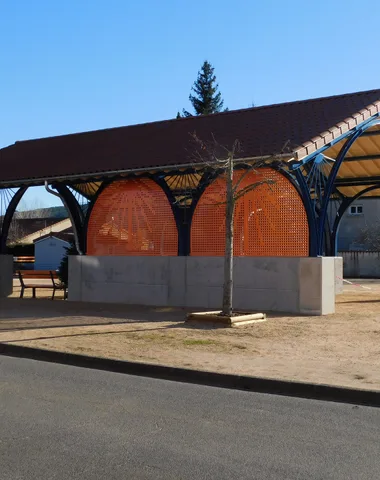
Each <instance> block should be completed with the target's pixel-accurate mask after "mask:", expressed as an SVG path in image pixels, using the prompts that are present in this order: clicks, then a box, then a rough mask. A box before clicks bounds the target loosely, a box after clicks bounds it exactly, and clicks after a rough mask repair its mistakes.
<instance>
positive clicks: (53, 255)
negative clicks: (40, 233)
mask: <svg viewBox="0 0 380 480" xmlns="http://www.w3.org/2000/svg"><path fill="white" fill-rule="evenodd" d="M69 246H70V244H69V243H68V242H66V241H65V240H61V239H60V238H57V237H55V236H54V235H48V236H46V237H43V238H40V239H38V240H36V241H35V242H34V256H35V261H34V269H35V270H57V268H58V267H59V264H60V263H61V260H62V257H63V256H64V255H65V253H66V250H65V247H69Z"/></svg>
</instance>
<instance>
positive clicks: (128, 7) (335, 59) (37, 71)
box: [0, 0, 380, 203]
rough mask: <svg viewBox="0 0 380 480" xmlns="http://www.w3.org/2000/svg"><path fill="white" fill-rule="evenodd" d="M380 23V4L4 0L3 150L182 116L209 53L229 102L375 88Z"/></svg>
mask: <svg viewBox="0 0 380 480" xmlns="http://www.w3.org/2000/svg"><path fill="white" fill-rule="evenodd" d="M379 18H380V1H379V0H367V1H366V2H365V3H364V4H360V2H357V1H353V0H335V1H334V2H332V1H331V0H318V1H315V0H309V1H300V0H286V1H283V0H265V1H258V0H245V1H244V0H234V1H233V2H232V1H230V0H229V1H227V0H218V1H216V0H203V1H199V0H192V1H188V0H161V1H160V0H139V1H133V2H132V1H128V0H108V1H103V0H91V1H90V0H65V1H64V2H57V1H54V0H53V1H52V0H49V1H48V0H33V1H31V0H14V1H7V0H0V147H3V146H5V145H9V144H11V143H13V142H14V141H16V140H23V139H28V138H36V137H44V136H50V135H59V134H64V133H71V132H78V131H84V130H93V129H100V128H107V127H113V126H119V125H128V124H133V123H142V122H149V121H154V120H160V119H167V118H173V117H175V115H176V112H177V111H178V110H181V109H182V108H183V107H185V108H187V109H189V108H190V105H189V102H188V95H189V93H190V88H191V85H192V83H193V81H194V80H195V78H196V75H197V72H198V70H199V67H200V66H201V64H202V62H203V61H204V60H205V59H208V60H209V61H210V62H211V63H212V64H213V65H214V67H215V73H216V75H217V79H218V82H219V86H220V91H221V93H222V96H223V98H224V100H225V104H226V106H228V107H229V108H230V109H238V108H245V107H249V106H250V105H251V104H252V102H254V103H255V104H256V105H264V104H270V103H278V102H284V101H292V100H297V99H305V98H312V97H319V96H326V95H334V94H340V93H346V92H352V91H359V90H367V89H371V88H378V87H379V77H380V75H379V74H380V64H379V62H378V61H377V56H378V50H379V48H378V47H379V43H380V40H379V36H378V34H377V31H376V27H377V23H378V19H379ZM52 161H54V159H52ZM0 168H1V166H0ZM35 196H36V193H35V192H33V191H32V190H31V192H30V193H29V196H28V197H27V198H26V199H27V200H28V199H29V200H30V199H32V198H34V197H35ZM38 197H39V198H40V199H42V200H41V201H43V202H44V203H46V202H47V203H54V199H53V201H52V202H50V197H51V196H50V197H48V196H47V194H46V195H41V194H40V193H38Z"/></svg>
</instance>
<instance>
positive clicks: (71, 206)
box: [53, 183, 86, 255]
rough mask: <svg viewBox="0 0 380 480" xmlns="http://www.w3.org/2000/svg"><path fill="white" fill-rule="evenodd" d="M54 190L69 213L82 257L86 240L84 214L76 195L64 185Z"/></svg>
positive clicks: (61, 184) (77, 247) (57, 184)
mask: <svg viewBox="0 0 380 480" xmlns="http://www.w3.org/2000/svg"><path fill="white" fill-rule="evenodd" d="M53 188H55V190H57V192H58V193H59V196H60V197H61V200H62V202H63V204H64V205H65V207H66V210H67V211H68V214H69V217H70V220H71V224H72V227H73V231H74V236H75V246H76V249H77V250H78V253H79V254H80V255H82V254H84V253H85V245H86V242H85V238H84V229H83V226H84V213H83V211H82V209H81V207H80V205H79V204H78V202H77V200H76V198H75V197H74V195H73V194H72V193H71V192H70V190H69V189H68V188H67V187H66V185H64V184H63V183H56V184H55V185H54V186H53Z"/></svg>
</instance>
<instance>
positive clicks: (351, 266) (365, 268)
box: [340, 251, 380, 278]
mask: <svg viewBox="0 0 380 480" xmlns="http://www.w3.org/2000/svg"><path fill="white" fill-rule="evenodd" d="M340 255H342V257H343V271H344V276H345V278H361V277H362V278H380V252H355V251H352V252H340Z"/></svg>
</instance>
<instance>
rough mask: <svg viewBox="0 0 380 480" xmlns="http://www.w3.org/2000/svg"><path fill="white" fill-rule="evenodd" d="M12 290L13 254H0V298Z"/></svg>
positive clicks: (9, 293)
mask: <svg viewBox="0 0 380 480" xmlns="http://www.w3.org/2000/svg"><path fill="white" fill-rule="evenodd" d="M12 292H13V256H12V255H0V298H3V297H7V296H8V295H11V293H12Z"/></svg>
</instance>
